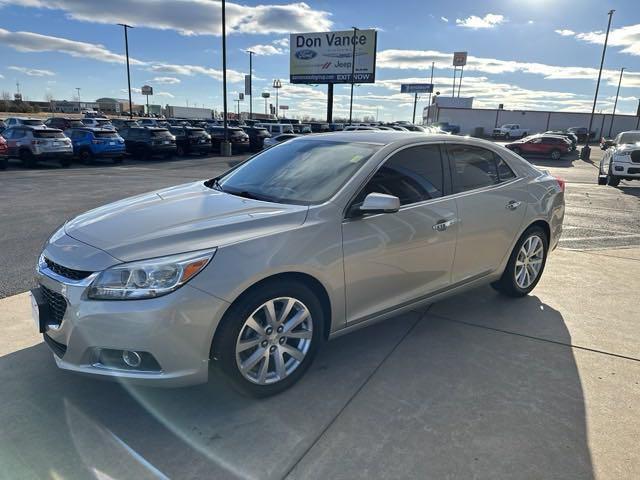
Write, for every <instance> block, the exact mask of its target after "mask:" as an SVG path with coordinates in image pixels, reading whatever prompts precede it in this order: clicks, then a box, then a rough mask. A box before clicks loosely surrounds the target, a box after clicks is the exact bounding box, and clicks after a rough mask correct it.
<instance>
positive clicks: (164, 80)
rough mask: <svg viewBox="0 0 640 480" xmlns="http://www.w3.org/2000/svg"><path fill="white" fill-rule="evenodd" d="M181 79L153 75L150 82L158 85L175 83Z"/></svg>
mask: <svg viewBox="0 0 640 480" xmlns="http://www.w3.org/2000/svg"><path fill="white" fill-rule="evenodd" d="M181 81H182V80H180V79H179V78H176V77H155V78H153V79H152V80H151V81H150V83H157V84H158V85H176V84H178V83H180V82H181Z"/></svg>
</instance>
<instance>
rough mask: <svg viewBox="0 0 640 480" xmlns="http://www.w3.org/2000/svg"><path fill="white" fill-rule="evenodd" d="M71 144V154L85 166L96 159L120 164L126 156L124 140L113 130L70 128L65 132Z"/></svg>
mask: <svg viewBox="0 0 640 480" xmlns="http://www.w3.org/2000/svg"><path fill="white" fill-rule="evenodd" d="M65 134H66V135H67V136H68V137H69V138H70V139H71V143H72V144H73V153H74V155H75V156H76V157H78V158H79V159H80V161H81V162H82V163H84V164H85V165H87V164H90V163H93V161H94V160H97V159H106V158H108V159H113V163H122V160H123V158H124V156H125V154H126V147H125V144H124V139H123V138H122V137H121V136H120V135H118V132H116V131H115V130H109V129H106V128H93V127H82V128H71V129H69V130H66V131H65Z"/></svg>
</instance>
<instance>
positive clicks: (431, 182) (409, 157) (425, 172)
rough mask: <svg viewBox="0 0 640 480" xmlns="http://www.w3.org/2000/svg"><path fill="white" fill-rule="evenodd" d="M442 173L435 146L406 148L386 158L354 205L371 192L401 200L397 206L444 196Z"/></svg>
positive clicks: (437, 150)
mask: <svg viewBox="0 0 640 480" xmlns="http://www.w3.org/2000/svg"><path fill="white" fill-rule="evenodd" d="M443 191H444V171H443V168H442V157H441V155H440V147H439V146H438V145H420V146H416V147H409V148H405V149H404V150H401V151H399V152H398V153H396V154H394V155H393V156H392V157H391V158H389V159H388V160H387V161H386V162H385V163H384V164H383V165H382V166H381V167H380V169H379V170H378V171H377V172H376V173H375V174H374V175H373V177H372V178H371V179H370V180H369V182H367V184H366V185H365V187H364V188H363V189H362V190H361V191H360V193H359V194H358V196H357V197H356V200H355V201H354V203H355V204H358V203H362V202H363V201H364V199H365V197H366V196H367V195H369V194H370V193H385V194H387V195H393V196H395V197H398V198H399V199H400V205H409V204H412V203H418V202H423V201H425V200H431V199H433V198H438V197H441V196H442V195H443Z"/></svg>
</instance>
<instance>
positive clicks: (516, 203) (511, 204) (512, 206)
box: [504, 200, 522, 210]
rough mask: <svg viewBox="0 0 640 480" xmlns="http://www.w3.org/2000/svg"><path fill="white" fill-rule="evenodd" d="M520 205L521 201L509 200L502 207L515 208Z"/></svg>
mask: <svg viewBox="0 0 640 480" xmlns="http://www.w3.org/2000/svg"><path fill="white" fill-rule="evenodd" d="M520 205H522V202H516V201H515V200H511V201H510V202H509V203H507V204H506V205H505V206H504V208H506V209H507V210H515V209H517V208H518V207H519V206H520Z"/></svg>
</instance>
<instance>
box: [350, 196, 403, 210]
mask: <svg viewBox="0 0 640 480" xmlns="http://www.w3.org/2000/svg"><path fill="white" fill-rule="evenodd" d="M398 210H400V199H399V198H398V197H394V196H393V195H387V194H384V193H375V192H374V193H370V194H369V195H367V196H366V197H365V199H364V202H362V205H361V206H360V208H359V209H358V211H359V213H360V214H363V215H366V214H375V213H395V212H397V211H398Z"/></svg>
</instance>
